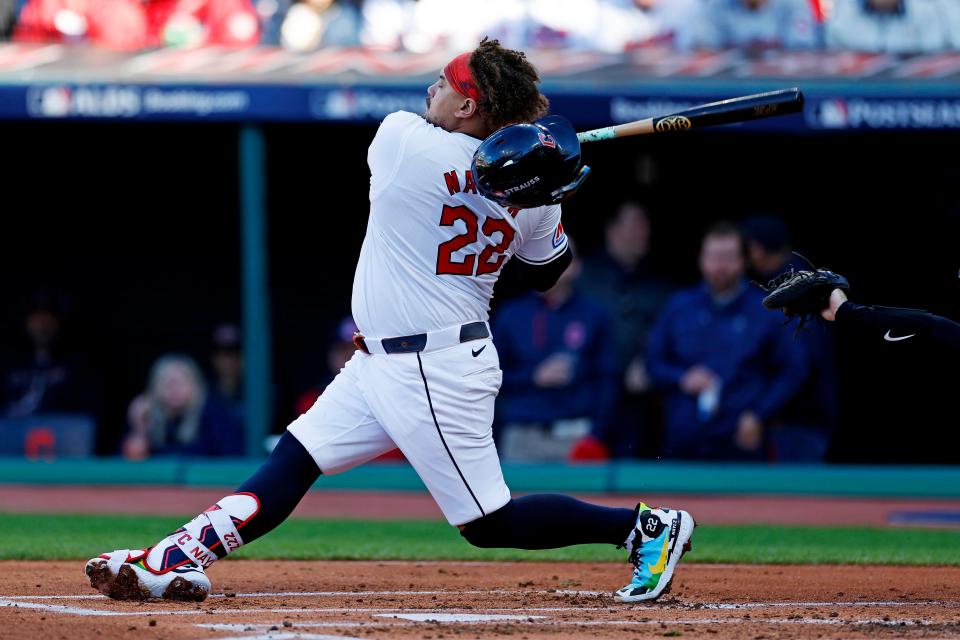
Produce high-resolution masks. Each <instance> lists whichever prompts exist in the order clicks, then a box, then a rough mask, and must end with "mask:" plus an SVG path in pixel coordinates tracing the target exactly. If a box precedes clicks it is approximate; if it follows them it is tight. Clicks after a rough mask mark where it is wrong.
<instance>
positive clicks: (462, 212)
mask: <svg viewBox="0 0 960 640" xmlns="http://www.w3.org/2000/svg"><path fill="white" fill-rule="evenodd" d="M457 220H462V221H463V223H464V224H465V225H466V226H467V230H466V232H464V233H461V234H460V235H458V236H456V237H454V238H452V239H450V240H447V241H446V242H443V243H441V244H440V246H439V247H437V275H438V276H439V275H454V276H474V275H476V276H482V275H484V274H486V273H494V272H495V271H496V270H497V269H499V268H500V266H501V265H503V261H504V259H505V257H506V256H504V255H503V252H504V251H506V250H507V247H509V246H510V243H511V242H513V236H514V235H515V233H516V232H515V231H514V229H513V227H511V226H510V223H509V222H507V221H506V220H504V219H503V218H487V219H486V220H484V222H483V226H482V227H481V226H480V221H479V219H478V217H477V214H475V213H474V212H473V211H471V210H470V209H468V208H467V207H465V206H462V205H461V206H457V207H451V206H450V205H443V213H442V214H441V215H440V226H442V227H450V226H453V224H454V223H455V222H456V221H457ZM478 230H479V231H480V232H482V233H483V235H485V236H486V237H488V238H490V239H491V240H493V235H494V234H495V233H497V232H500V234H501V235H500V242H498V243H497V244H491V245H487V246H486V247H484V249H483V251H481V252H480V255H479V257H478V256H477V254H475V253H468V254H467V255H465V256H464V258H463V260H460V261H457V260H454V259H453V253H454V252H455V251H459V250H460V249H463V248H464V247H467V246H469V245H471V244H473V243H474V242H476V241H477V232H478ZM494 254H497V257H496V259H494V260H492V261H491V258H493V256H494Z"/></svg>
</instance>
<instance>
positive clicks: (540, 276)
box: [516, 245, 573, 291]
mask: <svg viewBox="0 0 960 640" xmlns="http://www.w3.org/2000/svg"><path fill="white" fill-rule="evenodd" d="M571 262H573V249H571V248H570V245H567V248H566V249H565V250H564V252H563V253H561V254H560V255H558V256H557V257H556V258H554V259H553V260H551V261H550V262H546V263H544V264H531V263H529V262H524V261H523V259H522V258H520V257H517V259H516V271H517V275H518V276H519V278H520V281H521V282H522V283H523V284H524V285H526V286H527V287H529V288H531V289H535V290H537V291H546V290H547V289H549V288H550V287H552V286H553V285H555V284H556V283H557V280H558V279H559V278H560V274H562V273H563V272H564V271H566V270H567V267H569V266H570V263H571Z"/></svg>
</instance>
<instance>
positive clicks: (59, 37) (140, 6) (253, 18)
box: [14, 0, 260, 51]
mask: <svg viewBox="0 0 960 640" xmlns="http://www.w3.org/2000/svg"><path fill="white" fill-rule="evenodd" d="M259 32H260V27H259V22H258V21H257V15H256V12H255V11H254V9H253V5H252V4H251V1H250V0H143V1H140V0H28V1H27V3H26V5H25V6H24V7H23V10H22V11H21V13H20V18H19V22H18V24H17V27H16V30H15V32H14V39H15V40H19V41H21V42H66V43H77V42H89V43H91V44H94V45H97V46H101V47H105V48H108V49H117V50H127V51H130V50H137V49H145V48H148V47H159V46H168V47H196V46H202V45H215V46H222V47H246V46H253V45H255V44H257V43H258V42H259V38H260V33H259Z"/></svg>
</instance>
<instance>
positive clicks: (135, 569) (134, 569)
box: [85, 549, 210, 602]
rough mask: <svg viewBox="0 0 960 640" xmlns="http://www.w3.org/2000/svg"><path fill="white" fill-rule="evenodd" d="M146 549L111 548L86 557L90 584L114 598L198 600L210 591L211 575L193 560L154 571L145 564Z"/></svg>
mask: <svg viewBox="0 0 960 640" xmlns="http://www.w3.org/2000/svg"><path fill="white" fill-rule="evenodd" d="M149 551H150V550H149V549H140V550H137V551H130V550H128V549H122V550H118V551H111V552H110V553H104V554H103V555H100V556H97V557H96V558H91V559H90V560H88V561H87V566H86V569H85V571H86V574H87V577H88V578H90V586H91V587H93V588H94V589H96V590H97V591H99V592H101V593H103V594H104V595H106V596H109V597H111V598H113V599H114V600H150V599H153V598H162V599H164V600H184V601H192V602H200V601H201V600H204V599H205V598H206V597H207V594H209V593H210V579H209V578H207V574H205V573H204V572H203V569H202V568H201V567H200V566H199V565H197V564H194V563H192V562H190V563H187V564H183V565H181V566H178V567H176V568H173V569H168V570H166V571H163V572H157V571H154V570H152V569H150V568H149V567H148V566H147V564H146V558H147V553H148V552H149Z"/></svg>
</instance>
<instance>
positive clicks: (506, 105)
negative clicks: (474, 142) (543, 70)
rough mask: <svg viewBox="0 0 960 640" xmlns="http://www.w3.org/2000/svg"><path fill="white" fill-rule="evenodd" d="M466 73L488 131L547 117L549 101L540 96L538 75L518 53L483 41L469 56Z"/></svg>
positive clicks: (525, 58) (520, 53)
mask: <svg viewBox="0 0 960 640" xmlns="http://www.w3.org/2000/svg"><path fill="white" fill-rule="evenodd" d="M469 64H470V72H471V73H472V74H473V77H474V79H475V80H476V82H477V85H479V88H480V94H481V96H482V97H481V98H480V100H479V101H478V102H477V108H478V109H479V111H480V116H481V117H482V118H483V120H484V122H485V123H486V125H487V126H488V127H489V128H490V130H491V131H496V130H497V129H499V128H501V127H505V126H507V125H508V124H516V123H518V122H533V121H534V120H536V119H537V118H541V117H543V116H545V115H546V114H547V109H548V108H549V107H550V102H549V101H548V100H547V98H546V96H544V95H543V94H542V93H540V89H539V88H538V87H537V83H538V82H540V75H539V74H538V73H537V70H536V69H535V68H534V67H533V65H532V64H530V62H529V61H528V60H527V56H526V55H524V53H523V52H522V51H514V50H513V49H505V48H503V47H502V46H500V41H499V40H489V39H487V38H484V39H483V40H482V41H481V42H480V45H479V46H478V47H477V48H476V49H474V51H473V54H471V56H470V61H469Z"/></svg>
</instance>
